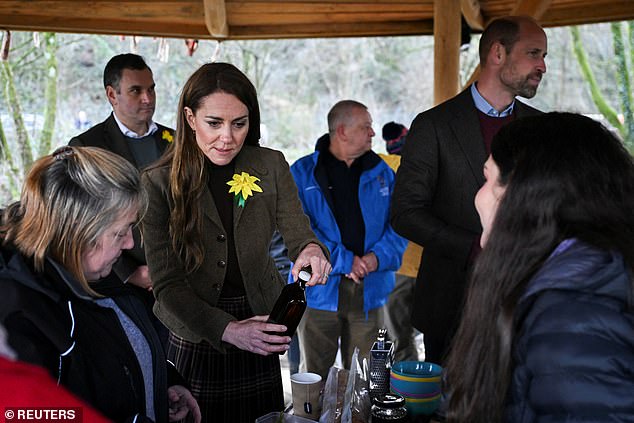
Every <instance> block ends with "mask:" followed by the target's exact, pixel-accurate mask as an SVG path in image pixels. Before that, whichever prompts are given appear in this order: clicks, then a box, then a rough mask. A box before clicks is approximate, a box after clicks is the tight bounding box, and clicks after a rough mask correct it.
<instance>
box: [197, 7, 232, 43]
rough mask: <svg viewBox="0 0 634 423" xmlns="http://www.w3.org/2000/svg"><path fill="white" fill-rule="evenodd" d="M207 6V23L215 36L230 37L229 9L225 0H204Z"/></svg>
mask: <svg viewBox="0 0 634 423" xmlns="http://www.w3.org/2000/svg"><path fill="white" fill-rule="evenodd" d="M203 5H204V7H205V25H207V29H208V30H209V33H210V34H211V36H212V37H214V38H227V37H229V26H228V25H227V9H226V7H225V0H203Z"/></svg>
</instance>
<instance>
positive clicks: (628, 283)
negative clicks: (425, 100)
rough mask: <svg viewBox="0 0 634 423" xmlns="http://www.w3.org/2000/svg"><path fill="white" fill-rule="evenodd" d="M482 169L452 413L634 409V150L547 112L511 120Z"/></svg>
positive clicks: (530, 418)
mask: <svg viewBox="0 0 634 423" xmlns="http://www.w3.org/2000/svg"><path fill="white" fill-rule="evenodd" d="M484 174H485V179H486V182H485V184H484V185H483V186H482V188H481V189H480V191H479V192H478V194H477V195H476V199H475V204H476V208H477V210H478V213H479V215H480V220H481V223H482V227H483V234H482V238H481V244H482V246H483V250H482V253H481V255H480V256H479V257H478V260H477V263H476V266H475V268H474V272H473V275H472V278H471V281H470V288H469V293H468V296H467V300H466V305H465V310H464V314H463V318H462V322H461V325H460V328H459V330H458V332H457V334H456V336H455V338H454V342H453V347H452V349H451V353H450V356H449V357H448V360H447V362H446V363H445V369H446V374H445V380H444V382H445V385H444V392H445V399H446V400H445V402H444V407H443V408H444V414H445V416H446V419H447V421H448V422H469V423H479V422H487V423H491V422H492V423H495V422H513V423H518V422H564V421H565V422H571V421H584V422H586V421H587V422H590V421H592V422H604V421H605V422H607V421H610V422H615V421H619V422H621V421H632V419H633V418H634V397H633V396H632V392H634V312H633V308H632V293H633V287H632V284H633V279H632V269H633V266H634V162H633V160H632V156H631V155H630V154H629V153H628V152H627V151H626V150H625V149H624V148H623V146H622V144H621V142H620V140H619V139H618V138H617V137H615V136H614V135H613V134H611V133H610V132H609V131H608V130H607V129H606V128H605V127H603V126H602V125H601V124H600V123H598V122H596V121H594V120H592V119H590V118H586V117H583V116H580V115H575V114H568V113H549V114H545V115H541V116H536V117H531V118H525V119H520V120H517V121H515V122H513V123H511V124H509V125H508V126H506V127H504V128H503V129H502V130H501V131H500V132H499V134H498V135H497V136H496V137H495V138H494V140H493V144H492V147H491V156H490V157H489V159H488V160H487V162H486V164H485V166H484Z"/></svg>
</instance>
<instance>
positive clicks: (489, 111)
mask: <svg viewBox="0 0 634 423" xmlns="http://www.w3.org/2000/svg"><path fill="white" fill-rule="evenodd" d="M471 97H473V102H474V103H475V106H476V108H477V109H478V110H480V111H481V112H482V113H484V114H485V115H489V116H493V117H506V116H510V115H512V114H513V108H514V107H515V99H513V102H512V103H511V104H510V105H509V106H508V107H507V108H506V109H504V110H502V111H501V112H498V111H497V110H495V107H493V106H491V105H490V104H489V102H488V101H486V100H485V99H484V97H482V94H480V92H479V91H478V89H477V88H476V84H471Z"/></svg>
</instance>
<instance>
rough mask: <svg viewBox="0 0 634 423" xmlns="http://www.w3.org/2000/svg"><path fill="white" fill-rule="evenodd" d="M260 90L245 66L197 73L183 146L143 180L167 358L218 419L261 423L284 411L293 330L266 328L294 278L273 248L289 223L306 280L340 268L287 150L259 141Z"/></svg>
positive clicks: (212, 66)
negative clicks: (301, 192)
mask: <svg viewBox="0 0 634 423" xmlns="http://www.w3.org/2000/svg"><path fill="white" fill-rule="evenodd" d="M259 138H260V109H259V105H258V100H257V95H256V91H255V87H254V86H253V84H251V82H250V81H249V79H248V78H247V77H246V75H244V74H243V73H242V72H241V71H240V70H238V69H237V68H236V67H235V66H233V65H231V64H228V63H209V64H205V65H203V66H201V67H200V68H199V69H198V70H197V71H196V72H194V73H193V74H192V76H191V77H190V78H189V79H188V80H187V82H186V83H185V86H184V87H183V92H182V94H181V98H180V102H179V111H178V118H177V123H176V135H175V137H174V144H173V146H172V147H171V148H170V150H169V151H168V153H167V155H166V156H164V157H163V159H162V160H160V161H159V163H158V164H156V165H155V166H154V167H153V168H151V169H150V170H148V171H147V173H145V174H144V175H143V182H144V185H145V187H146V189H147V191H148V196H149V207H148V211H147V213H146V215H145V217H144V219H143V222H142V224H143V235H144V238H145V251H146V255H147V260H148V265H149V268H150V275H151V279H152V281H153V284H154V294H155V296H156V299H157V303H156V305H155V311H156V314H157V315H158V316H159V318H160V319H161V320H162V321H163V323H164V324H165V325H166V326H167V327H168V329H170V331H171V333H170V337H169V347H168V356H169V357H170V358H172V359H173V360H174V363H175V364H176V366H177V368H178V369H179V370H180V371H181V372H182V374H183V375H184V376H185V377H186V378H187V379H188V381H189V383H190V384H191V386H192V393H193V394H194V396H196V398H197V399H198V401H199V404H200V408H201V411H202V415H203V419H205V421H209V422H231V423H234V422H253V421H254V420H255V419H256V418H257V417H259V416H262V415H264V414H267V413H268V412H270V411H275V410H281V409H283V389H282V379H281V372H280V361H279V356H278V354H277V353H283V352H285V351H286V350H287V349H288V344H289V343H290V341H291V338H290V337H288V336H282V335H283V332H284V331H285V330H286V327H285V326H283V325H277V324H273V323H267V322H266V320H267V315H268V314H269V313H270V312H271V309H272V307H273V304H274V303H275V300H276V298H277V297H278V295H279V294H280V292H281V290H282V288H283V287H284V285H285V283H286V281H285V280H283V279H282V277H281V276H280V273H279V272H278V271H277V268H276V266H275V261H274V260H273V259H272V258H271V256H270V255H269V245H270V243H271V239H272V237H273V233H274V232H275V230H279V232H280V233H281V234H282V236H283V238H284V242H285V244H286V246H287V247H288V255H289V257H290V258H291V259H292V260H293V261H294V263H295V264H294V267H293V269H292V270H291V273H292V274H293V277H294V278H295V279H297V276H298V273H299V271H300V269H301V268H302V267H304V266H307V265H310V266H311V269H312V277H311V279H310V280H309V281H308V285H315V284H317V283H319V284H323V283H325V282H326V280H327V278H328V273H330V270H331V266H330V263H329V262H328V260H327V258H326V257H327V254H328V250H327V249H326V247H325V246H324V245H323V244H321V243H320V242H319V241H318V239H317V238H316V237H315V234H314V233H313V231H312V230H311V229H310V223H309V221H308V218H307V217H306V215H304V212H303V209H302V206H301V203H300V202H299V198H298V196H297V187H296V186H295V182H294V180H293V177H292V176H291V173H290V170H289V166H288V163H287V162H286V160H285V158H284V156H283V155H282V153H280V152H279V151H275V150H271V149H268V148H264V147H260V146H259V145H258V143H259Z"/></svg>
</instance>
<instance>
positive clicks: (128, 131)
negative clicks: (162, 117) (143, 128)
mask: <svg viewBox="0 0 634 423" xmlns="http://www.w3.org/2000/svg"><path fill="white" fill-rule="evenodd" d="M112 116H114V121H115V122H117V126H118V127H119V130H120V131H121V133H122V134H123V135H125V136H126V137H129V138H143V137H147V136H148V135H152V134H153V133H155V132H156V131H158V125H157V124H156V122H154V121H153V120H152V121H150V124H149V125H148V127H147V132H146V133H145V134H143V135H139V134H137V133H136V132H134V131H133V130H131V129H130V128H128V127H127V126H125V125H124V124H123V123H122V122H121V121H120V120H119V118H118V117H117V114H116V113H112Z"/></svg>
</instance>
